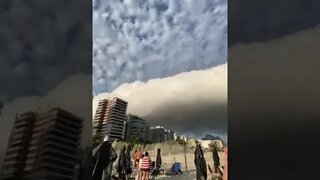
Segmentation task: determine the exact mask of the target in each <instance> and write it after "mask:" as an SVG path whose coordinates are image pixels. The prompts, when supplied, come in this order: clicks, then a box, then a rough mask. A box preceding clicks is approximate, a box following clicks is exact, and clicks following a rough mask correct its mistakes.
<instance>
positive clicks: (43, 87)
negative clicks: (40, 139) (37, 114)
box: [0, 0, 92, 102]
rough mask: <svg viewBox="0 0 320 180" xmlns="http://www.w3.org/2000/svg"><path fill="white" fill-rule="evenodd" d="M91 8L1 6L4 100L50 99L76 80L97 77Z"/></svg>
mask: <svg viewBox="0 0 320 180" xmlns="http://www.w3.org/2000/svg"><path fill="white" fill-rule="evenodd" d="M86 3H87V1H86ZM86 3H84V2H82V3H79V1H76V0H70V1H68V2H66V1H60V0H48V1H39V0H35V1H2V2H1V5H0V6H1V16H0V47H1V49H0V84H1V87H0V99H1V100H3V99H4V101H8V102H10V101H12V100H14V99H15V98H18V97H24V96H32V95H36V96H38V95H39V96H44V95H45V94H47V93H48V91H49V90H51V89H53V88H54V87H55V86H56V85H57V84H58V83H60V82H61V81H63V80H64V79H65V78H66V77H68V76H70V75H75V74H78V73H91V71H92V68H91V65H92V61H91V58H92V56H91V51H88V49H91V48H92V47H91V44H92V39H91V37H92V33H91V28H92V24H91V19H89V18H91V11H89V8H88V6H90V4H86ZM74 12H77V13H74ZM12 82H14V83H12Z"/></svg>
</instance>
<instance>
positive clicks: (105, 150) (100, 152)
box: [92, 136, 118, 180]
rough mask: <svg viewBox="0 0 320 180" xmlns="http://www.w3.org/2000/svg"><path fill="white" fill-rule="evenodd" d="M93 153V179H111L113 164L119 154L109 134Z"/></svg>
mask: <svg viewBox="0 0 320 180" xmlns="http://www.w3.org/2000/svg"><path fill="white" fill-rule="evenodd" d="M92 155H93V160H94V169H93V172H92V179H93V180H111V172H112V164H113V162H114V161H115V160H116V159H117V157H118V155H117V153H116V152H115V150H114V149H113V147H112V145H111V143H110V141H109V137H108V136H106V137H105V138H104V140H103V142H102V143H101V144H100V145H99V146H98V147H96V148H95V149H94V150H93V152H92Z"/></svg>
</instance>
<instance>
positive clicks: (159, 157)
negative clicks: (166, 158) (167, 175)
mask: <svg viewBox="0 0 320 180" xmlns="http://www.w3.org/2000/svg"><path fill="white" fill-rule="evenodd" d="M161 164H162V159H161V149H160V148H159V149H158V151H157V157H156V167H157V168H160V167H161Z"/></svg>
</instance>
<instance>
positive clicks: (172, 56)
mask: <svg viewBox="0 0 320 180" xmlns="http://www.w3.org/2000/svg"><path fill="white" fill-rule="evenodd" d="M226 49H227V1H226V0H206V1H198V0H188V1H182V0H157V1H155V0H136V1H131V0H123V1H118V0H110V1H101V0H94V1H93V88H94V92H95V93H97V94H98V93H101V92H110V91H112V90H114V88H116V87H117V86H119V85H120V84H122V83H128V82H129V83H130V82H134V81H142V82H146V81H148V80H150V79H155V78H164V77H169V76H173V75H175V74H178V73H181V72H185V71H191V70H200V69H207V68H211V67H213V66H216V65H219V64H223V63H225V62H226V54H227V51H226Z"/></svg>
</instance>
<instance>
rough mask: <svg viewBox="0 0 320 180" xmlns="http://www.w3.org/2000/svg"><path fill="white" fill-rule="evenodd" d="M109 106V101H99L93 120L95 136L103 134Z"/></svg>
mask: <svg viewBox="0 0 320 180" xmlns="http://www.w3.org/2000/svg"><path fill="white" fill-rule="evenodd" d="M107 104H108V100H107V99H102V100H100V101H99V104H98V107H97V110H96V114H95V116H94V119H93V127H94V131H93V134H96V133H102V131H103V129H104V124H105V123H104V119H105V112H106V108H107Z"/></svg>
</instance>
